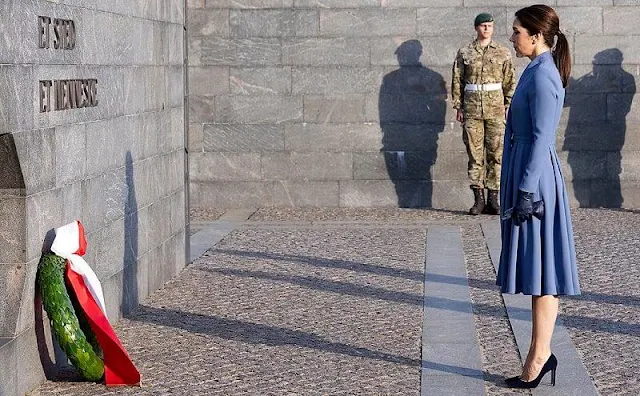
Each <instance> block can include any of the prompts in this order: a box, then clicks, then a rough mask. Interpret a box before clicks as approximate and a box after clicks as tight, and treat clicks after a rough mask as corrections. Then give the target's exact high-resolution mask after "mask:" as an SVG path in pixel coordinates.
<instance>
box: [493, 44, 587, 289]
mask: <svg viewBox="0 0 640 396" xmlns="http://www.w3.org/2000/svg"><path fill="white" fill-rule="evenodd" d="M563 103H564V88H563V87H562V80H561V79H560V73H559V72H558V69H557V68H556V66H555V64H554V62H553V57H552V56H551V53H550V52H544V53H542V54H540V55H538V56H537V57H536V58H534V59H533V60H532V61H531V63H529V65H528V66H527V68H526V69H525V70H524V72H523V73H522V76H521V77H520V81H519V82H518V86H517V88H516V91H515V93H514V95H513V99H512V101H511V107H510V109H509V115H508V118H507V125H506V129H505V141H504V152H503V156H502V173H501V179H500V201H501V203H502V205H501V206H502V211H504V210H506V209H509V208H512V207H514V206H515V205H516V203H517V197H518V189H520V190H523V191H527V192H531V193H533V201H534V202H536V201H539V200H542V201H544V209H545V212H544V217H543V219H542V220H538V219H536V218H533V219H531V220H527V221H526V222H525V223H523V224H522V225H521V226H520V227H518V226H516V225H515V224H514V222H513V220H511V219H508V220H502V221H501V232H502V251H501V254H500V267H499V270H498V276H497V281H496V283H497V284H498V285H499V286H500V287H501V291H502V292H503V293H523V294H528V295H534V296H540V295H560V294H567V295H575V294H580V285H579V283H578V271H577V268H576V254H575V247H574V243H573V228H572V226H571V216H570V214H569V200H568V197H567V190H566V187H565V184H564V177H563V176H562V169H561V166H560V161H559V159H558V154H557V153H556V149H555V141H556V129H557V127H558V122H559V120H560V114H561V112H562V107H563Z"/></svg>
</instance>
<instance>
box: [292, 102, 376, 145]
mask: <svg viewBox="0 0 640 396" xmlns="http://www.w3.org/2000/svg"><path fill="white" fill-rule="evenodd" d="M307 97H308V96H305V98H307ZM314 98H315V97H314ZM325 100H326V101H331V103H332V104H333V103H336V110H335V111H336V112H338V113H341V111H342V107H339V105H340V104H341V103H342V101H343V100H344V99H342V98H330V99H329V98H327V99H325ZM355 100H356V101H357V99H355ZM349 102H351V98H350V100H349ZM305 110H306V109H305ZM327 116H328V117H332V116H333V112H331V115H329V114H327ZM345 116H346V115H345ZM380 138H381V135H380V128H379V127H378V125H375V124H355V123H354V124H333V125H332V124H313V123H304V124H293V125H287V126H286V128H285V149H286V150H291V151H296V152H345V151H354V152H358V151H378V150H379V149H380V147H381V143H380ZM354 155H355V153H354Z"/></svg>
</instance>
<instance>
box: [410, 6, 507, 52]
mask: <svg viewBox="0 0 640 396" xmlns="http://www.w3.org/2000/svg"><path fill="white" fill-rule="evenodd" d="M489 3H490V2H483V3H482V4H471V5H470V4H465V7H459V8H453V7H450V8H449V7H448V8H434V9H429V8H421V9H418V11H417V15H418V17H417V26H418V31H417V34H418V35H419V36H467V37H469V38H470V39H473V36H475V34H474V30H473V20H474V18H475V17H476V15H478V14H479V13H480V12H489V13H491V15H493V18H494V20H495V22H494V24H495V31H496V33H498V34H499V32H500V31H502V32H505V33H506V31H505V30H506V27H507V26H511V21H512V19H511V18H507V12H506V9H504V8H497V7H491V6H492V4H489ZM500 5H504V4H500ZM468 6H470V7H482V8H467V7H468ZM451 21H456V23H452V22H451ZM450 62H451V63H452V62H453V58H452V60H451V61H450Z"/></svg>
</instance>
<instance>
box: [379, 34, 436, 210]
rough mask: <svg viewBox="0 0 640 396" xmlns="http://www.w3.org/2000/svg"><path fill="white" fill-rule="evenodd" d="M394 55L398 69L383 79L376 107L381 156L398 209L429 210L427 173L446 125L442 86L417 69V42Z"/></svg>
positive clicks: (410, 42) (407, 43)
mask: <svg viewBox="0 0 640 396" xmlns="http://www.w3.org/2000/svg"><path fill="white" fill-rule="evenodd" d="M395 54H396V56H397V59H398V64H399V65H400V68H399V69H397V70H394V71H392V72H390V73H388V74H387V75H385V76H384V79H383V81H382V86H381V87H380V96H379V101H378V110H379V115H380V128H381V130H382V153H383V155H384V159H385V164H386V167H387V172H388V174H389V178H390V179H391V181H392V182H393V184H394V187H395V191H396V195H397V196H398V206H399V207H401V208H413V207H431V206H432V202H431V198H432V192H433V185H432V184H433V183H432V176H431V167H432V166H433V165H434V164H435V162H436V158H437V151H438V134H439V133H440V132H442V131H443V129H444V124H445V111H446V107H445V106H446V95H447V94H446V88H445V82H444V79H443V78H442V76H441V75H440V74H439V73H437V72H434V71H433V70H430V69H428V68H426V67H424V66H423V65H422V64H421V63H420V56H421V55H422V44H421V43H420V41H418V40H408V41H405V42H404V43H402V44H401V45H400V46H399V47H398V48H397V49H396V51H395Z"/></svg>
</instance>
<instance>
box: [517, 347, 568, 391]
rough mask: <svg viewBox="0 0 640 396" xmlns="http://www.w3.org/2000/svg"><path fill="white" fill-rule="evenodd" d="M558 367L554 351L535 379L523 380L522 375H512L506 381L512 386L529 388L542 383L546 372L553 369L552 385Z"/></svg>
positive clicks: (554, 383)
mask: <svg viewBox="0 0 640 396" xmlns="http://www.w3.org/2000/svg"><path fill="white" fill-rule="evenodd" d="M557 367H558V359H556V357H555V356H554V354H553V353H552V354H551V356H549V359H547V361H546V363H545V364H544V366H542V370H540V374H538V376H537V377H536V378H535V379H533V380H531V381H523V380H522V379H521V378H520V377H511V378H507V379H506V380H505V382H506V383H507V385H508V386H509V387H510V388H527V389H530V388H536V387H537V386H538V384H540V381H541V380H542V377H544V375H545V374H546V373H548V372H549V371H551V385H553V386H555V385H556V368H557Z"/></svg>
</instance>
